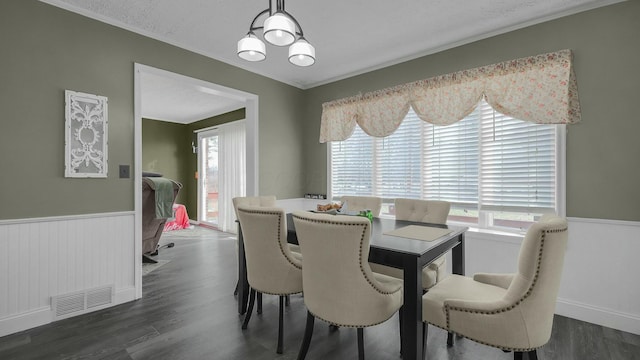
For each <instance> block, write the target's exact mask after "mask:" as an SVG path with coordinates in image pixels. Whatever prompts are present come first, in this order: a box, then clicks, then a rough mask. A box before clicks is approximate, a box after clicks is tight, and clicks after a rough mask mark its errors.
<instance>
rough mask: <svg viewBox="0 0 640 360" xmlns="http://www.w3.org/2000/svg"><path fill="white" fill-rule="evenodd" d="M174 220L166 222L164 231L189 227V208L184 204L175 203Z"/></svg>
mask: <svg viewBox="0 0 640 360" xmlns="http://www.w3.org/2000/svg"><path fill="white" fill-rule="evenodd" d="M173 218H174V219H173V220H172V221H167V222H166V223H165V224H164V231H171V230H180V229H187V228H189V215H187V208H186V207H184V205H182V204H173Z"/></svg>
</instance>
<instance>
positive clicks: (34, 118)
mask: <svg viewBox="0 0 640 360" xmlns="http://www.w3.org/2000/svg"><path fill="white" fill-rule="evenodd" d="M0 49H1V51H2V55H1V56H0V79H1V80H0V94H2V96H0V123H1V126H2V127H1V129H2V130H1V131H0V165H1V166H2V170H1V174H2V175H1V176H0V192H1V193H0V199H1V202H2V206H0V219H19V218H34V217H43V216H58V215H74V214H85V213H101V212H113V211H132V210H133V208H134V188H133V187H134V180H133V178H129V179H119V178H118V165H120V164H127V165H131V169H133V168H134V166H133V165H134V164H133V161H134V132H133V130H134V104H133V101H134V76H133V70H134V63H140V64H144V65H148V66H152V67H156V68H160V69H164V70H168V71H172V72H175V73H178V74H182V75H186V76H190V77H194V78H197V79H202V80H205V81H209V82H212V83H215V84H219V85H222V86H226V87H229V88H234V89H238V90H241V91H244V92H248V93H252V94H256V95H258V96H259V101H260V102H259V110H258V116H259V141H260V145H259V154H260V158H259V192H260V193H261V194H274V195H276V196H277V197H279V198H287V197H299V196H300V195H301V194H303V193H304V191H305V190H304V187H303V180H302V177H301V174H302V172H303V169H302V164H303V161H304V159H303V158H302V143H301V141H302V139H301V136H300V134H301V133H302V131H303V128H302V124H303V107H302V106H301V104H302V103H303V101H304V92H303V91H302V90H300V89H298V88H295V87H292V86H289V85H286V84H283V83H281V82H278V81H275V80H271V79H268V78H266V77H263V76H259V75H256V74H253V73H250V72H248V71H245V70H242V69H239V68H236V67H233V66H231V65H228V64H225V63H222V62H219V61H216V60H212V59H210V58H207V57H205V56H201V55H198V54H195V53H192V52H189V51H186V50H183V49H180V48H177V47H175V46H172V45H168V44H166V43H163V42H160V41H156V40H152V39H149V38H146V37H144V36H142V35H138V34H134V33H132V32H129V31H126V30H123V29H120V28H117V27H114V26H110V25H107V24H104V23H101V22H99V21H96V20H92V19H89V18H87V17H84V16H81V15H78V14H75V13H72V12H69V11H66V10H63V9H60V8H57V7H54V6H51V5H48V4H45V3H41V2H38V1H35V0H3V1H1V2H0ZM65 89H68V90H74V91H80V92H85V93H90V94H97V95H102V96H106V97H108V99H109V129H108V131H109V134H108V135H109V142H108V145H109V159H108V161H109V169H108V172H109V174H108V177H107V178H106V179H67V178H65V177H64V90H65ZM272 144H278V146H272ZM282 179H286V181H282Z"/></svg>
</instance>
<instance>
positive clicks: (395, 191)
mask: <svg viewBox="0 0 640 360" xmlns="http://www.w3.org/2000/svg"><path fill="white" fill-rule="evenodd" d="M556 132H557V126H556V125H541V124H533V123H529V122H524V121H521V120H518V119H513V118H511V117H509V116H505V115H502V114H500V113H498V112H494V111H493V109H492V108H491V106H490V105H489V104H487V103H486V102H484V101H482V102H481V103H480V104H479V105H478V106H477V107H476V109H475V110H474V111H473V112H472V113H471V114H470V115H468V116H467V117H466V118H465V119H463V120H461V121H459V122H457V123H454V124H452V125H448V126H438V125H432V124H429V123H426V122H424V121H422V120H420V119H419V118H418V117H417V115H416V114H415V113H414V112H413V110H410V111H409V113H408V114H407V116H406V117H405V119H404V121H403V122H402V124H401V125H400V127H399V128H398V129H397V130H396V131H395V132H394V133H393V134H391V135H390V136H388V137H385V138H374V137H370V136H368V135H367V134H365V133H364V132H363V131H362V130H361V129H360V128H359V127H356V130H355V131H354V133H353V135H352V136H351V137H350V138H349V139H347V140H345V141H341V142H333V143H331V148H330V152H331V163H330V166H331V174H330V175H331V193H332V196H333V197H334V198H337V197H340V196H342V195H373V196H379V197H382V198H385V199H389V201H390V202H392V201H393V200H392V199H394V198H397V197H405V198H417V199H433V200H445V201H449V202H451V203H452V205H454V207H457V208H463V209H472V210H478V211H502V212H516V213H544V212H549V211H558V209H557V204H556V198H557V194H556V192H557V189H558V185H557V184H558V183H559V182H558V176H557V174H556V168H557V166H556V165H557V157H558V154H557V151H556V149H557V144H556V138H557V135H556Z"/></svg>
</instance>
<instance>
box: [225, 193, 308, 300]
mask: <svg viewBox="0 0 640 360" xmlns="http://www.w3.org/2000/svg"><path fill="white" fill-rule="evenodd" d="M237 212H238V219H239V221H240V226H241V227H242V234H243V239H244V251H245V256H246V258H247V280H248V282H249V285H250V286H251V287H252V288H253V289H255V290H256V291H259V292H261V293H265V294H273V295H288V294H295V293H298V292H300V291H302V270H301V269H302V262H301V259H299V258H297V257H296V256H294V255H292V254H291V251H290V250H289V246H288V245H287V218H286V215H285V212H284V210H283V209H280V208H275V207H260V206H245V205H242V206H239V207H238V209H237Z"/></svg>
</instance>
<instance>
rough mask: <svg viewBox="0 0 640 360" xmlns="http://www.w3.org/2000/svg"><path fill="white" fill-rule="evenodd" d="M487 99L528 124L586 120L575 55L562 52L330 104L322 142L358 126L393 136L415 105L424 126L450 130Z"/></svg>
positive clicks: (325, 111)
mask: <svg viewBox="0 0 640 360" xmlns="http://www.w3.org/2000/svg"><path fill="white" fill-rule="evenodd" d="M483 97H484V98H485V100H486V101H487V102H488V103H489V104H490V105H491V106H492V107H493V108H494V109H496V110H497V111H499V112H501V113H503V114H505V115H508V116H512V117H514V118H517V119H521V120H525V121H531V122H534V123H538V124H575V123H577V122H579V121H580V103H579V101H578V88H577V82H576V77H575V74H574V72H573V64H572V55H571V50H561V51H558V52H553V53H548V54H542V55H536V56H532V57H527V58H522V59H517V60H511V61H505V62H502V63H498V64H493V65H487V66H482V67H478V68H475V69H471V70H463V71H458V72H455V73H451V74H446V75H441V76H436V77H432V78H429V79H425V80H419V81H415V82H412V83H408V84H403V85H398V86H395V87H392V88H387V89H383V90H379V91H375V92H370V93H366V94H363V95H358V96H353V97H349V98H345V99H340V100H335V101H331V102H327V103H324V104H322V120H321V125H320V142H321V143H324V142H327V141H342V140H345V139H347V138H349V137H350V136H351V134H352V133H353V129H354V127H355V125H356V123H358V125H359V126H360V127H361V128H362V130H364V131H365V132H366V133H367V134H369V135H371V136H375V137H384V136H389V135H391V134H392V133H393V132H394V131H395V130H396V129H397V128H398V127H399V126H400V123H401V122H402V120H403V119H404V117H405V116H406V115H407V112H408V111H409V107H410V106H411V107H413V110H414V111H415V112H416V114H417V115H418V116H419V117H420V119H422V120H424V121H427V122H429V123H432V124H435V125H450V124H453V123H455V122H457V121H460V120H462V119H463V118H464V117H465V116H467V115H469V114H470V113H471V112H472V111H473V109H474V108H475V107H476V105H477V104H478V102H479V101H480V100H481V99H482V98H483Z"/></svg>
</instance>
